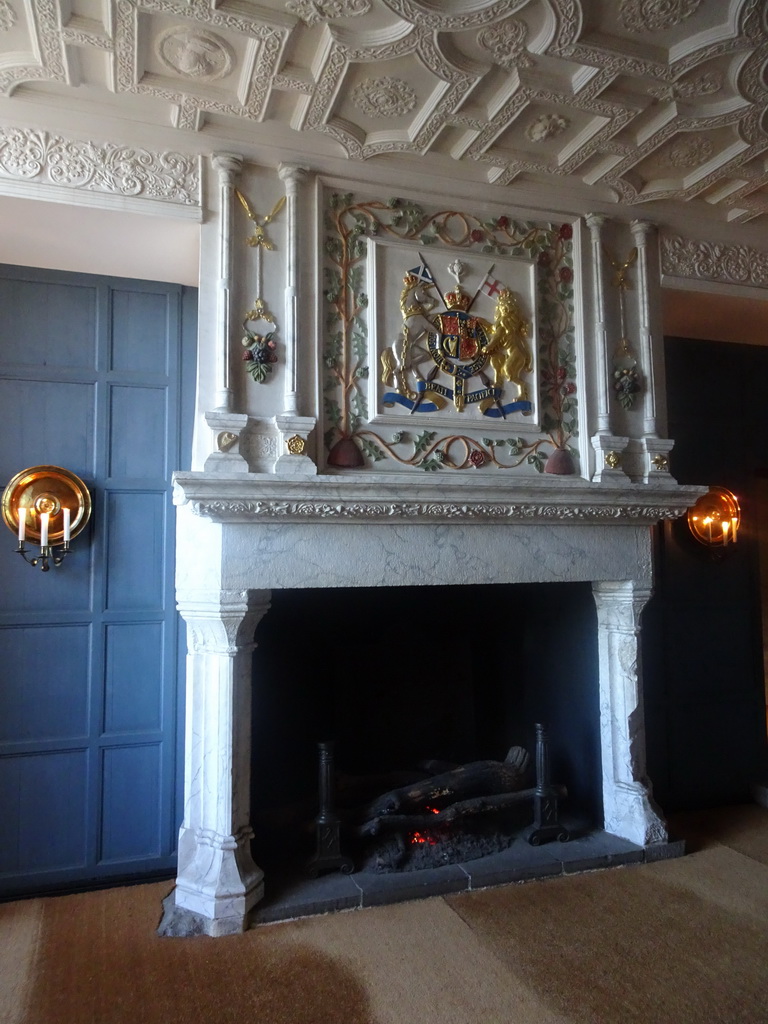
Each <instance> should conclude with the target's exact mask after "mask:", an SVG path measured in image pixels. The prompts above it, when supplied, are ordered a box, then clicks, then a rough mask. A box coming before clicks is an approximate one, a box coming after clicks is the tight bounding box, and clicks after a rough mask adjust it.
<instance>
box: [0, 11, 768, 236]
mask: <svg viewBox="0 0 768 1024" xmlns="http://www.w3.org/2000/svg"><path fill="white" fill-rule="evenodd" d="M0 94H2V95H3V96H5V97H9V99H8V100H7V101H6V105H5V107H4V111H5V112H6V113H7V112H9V111H10V113H11V114H12V113H13V110H14V102H15V101H18V100H24V99H26V100H30V101H32V102H36V103H38V104H39V103H45V104H48V105H49V107H50V108H51V109H55V108H58V109H61V108H62V107H63V106H64V105H66V107H67V108H68V109H71V110H75V111H82V112H83V113H86V114H89V115H91V116H93V115H103V116H105V117H109V118H111V119H113V122H112V123H114V118H118V119H125V120H127V121H129V122H133V123H134V124H139V125H147V124H150V125H156V126H168V127H169V128H173V129H174V130H175V138H174V137H173V136H169V139H168V142H169V145H172V146H174V147H175V148H178V149H180V150H182V151H183V149H184V141H185V138H186V139H189V137H190V133H195V134H197V133H202V134H203V135H205V134H206V133H207V134H209V135H210V136H211V137H212V138H215V140H216V145H217V146H218V147H219V148H221V140H222V139H226V140H232V144H233V146H234V147H236V146H237V144H238V142H242V141H244V140H247V139H251V140H258V141H259V143H260V144H262V145H267V146H269V145H273V144H274V145H275V146H277V147H279V146H291V147H293V148H294V150H295V149H297V148H298V147H299V146H303V147H304V148H305V149H306V150H307V151H309V152H313V153H317V154H318V155H324V156H327V157H329V158H333V157H344V158H347V159H350V160H354V161H389V162H390V163H391V162H395V161H397V162H401V163H404V164H405V166H413V161H414V160H415V159H417V158H418V162H419V167H420V169H421V170H422V171H427V172H429V170H430V169H433V170H434V171H435V173H439V174H441V175H443V176H445V175H446V174H448V175H449V174H451V172H452V169H453V170H455V171H456V173H457V174H458V175H459V176H460V177H462V178H463V179H464V180H469V181H477V182H482V183H483V184H495V185H498V186H504V185H509V184H513V183H518V184H533V185H547V186H548V187H554V189H557V188H558V187H561V188H562V187H563V186H564V185H565V184H566V182H567V184H568V186H569V188H576V189H580V190H583V191H584V194H585V195H586V194H590V195H593V196H594V195H597V196H598V197H600V198H602V199H604V200H605V201H614V202H621V203H625V204H630V205H635V204H642V203H645V202H649V201H653V200H672V201H675V202H679V203H688V204H691V205H690V207H689V208H690V209H691V210H693V209H695V208H698V209H700V210H703V209H704V208H705V207H704V206H702V204H707V206H706V209H707V210H708V211H709V212H710V213H711V212H712V211H716V213H717V217H718V219H721V220H723V221H731V222H737V223H738V222H746V221H750V220H753V219H755V218H758V217H766V216H768V3H766V0H582V2H579V0H261V2H260V3H254V2H252V0H0ZM22 106H23V104H20V105H19V109H20V110H21V108H22ZM19 123H20V124H22V123H23V120H20V122H19ZM212 148H213V144H212ZM2 160H3V148H2V146H0V161H2Z"/></svg>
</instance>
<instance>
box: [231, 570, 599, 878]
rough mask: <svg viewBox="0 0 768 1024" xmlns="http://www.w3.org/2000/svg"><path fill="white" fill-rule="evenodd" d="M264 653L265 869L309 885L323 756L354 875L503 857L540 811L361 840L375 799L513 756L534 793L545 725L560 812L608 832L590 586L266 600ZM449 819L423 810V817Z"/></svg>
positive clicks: (261, 842)
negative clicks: (538, 738)
mask: <svg viewBox="0 0 768 1024" xmlns="http://www.w3.org/2000/svg"><path fill="white" fill-rule="evenodd" d="M256 642H257V649H256V651H255V652H254V656H253V748H252V749H253V753H252V782H251V793H252V820H253V824H254V830H255V839H254V844H253V851H254V856H255V859H256V861H257V862H258V863H259V864H261V865H262V867H264V868H265V869H266V868H269V867H272V866H274V865H277V864H279V865H280V867H281V869H284V868H285V865H286V863H288V862H289V861H291V862H294V863H295V864H296V865H297V868H296V870H297V871H301V870H302V868H301V866H302V865H306V864H307V862H308V861H309V860H310V858H311V855H312V852H313V850H314V848H315V818H316V816H317V813H318V801H319V792H318V749H319V744H322V743H327V742H330V743H332V744H333V747H332V749H333V800H334V810H335V811H336V812H337V813H338V815H339V817H340V819H341V829H340V843H341V847H342V853H344V854H345V855H346V856H348V857H350V858H351V861H352V863H353V865H354V870H355V871H360V870H365V871H367V870H380V871H381V870H384V871H390V870H411V871H413V870H417V871H418V870H419V869H420V868H422V867H424V868H428V867H430V866H435V859H434V857H435V854H436V855H437V858H438V860H437V863H440V862H441V859H442V862H444V863H446V862H456V860H457V859H458V860H461V859H467V858H469V859H473V858H476V857H478V856H483V855H484V854H485V853H493V852H495V851H497V850H499V849H501V848H503V846H504V844H505V843H509V841H510V840H511V838H513V837H514V836H515V835H518V834H520V833H521V831H522V830H523V829H525V827H526V826H527V825H528V824H530V822H531V821H532V814H533V807H532V802H531V800H523V801H521V802H519V803H518V804H515V803H514V802H511V803H510V806H509V807H507V808H506V809H505V810H504V812H503V813H500V814H498V815H496V814H494V815H492V816H491V817H489V818H488V820H485V821H482V822H480V821H479V818H478V819H477V820H475V821H473V822H472V823H471V827H469V828H467V829H464V828H463V827H462V828H458V827H453V828H451V829H449V830H448V831H446V828H445V826H443V825H442V824H441V826H440V827H439V828H435V827H433V828H429V827H423V828H404V829H403V830H402V831H397V830H390V829H387V830H385V833H384V834H383V835H378V836H376V837H375V839H374V838H372V837H369V836H365V835H361V834H360V827H361V822H364V821H365V814H364V810H365V808H366V807H367V806H369V805H370V803H371V801H375V800H376V799H377V797H381V796H382V795H383V794H387V793H389V792H391V791H394V790H397V789H398V788H399V787H407V786H412V785H413V784H415V783H418V781H419V779H422V780H424V779H426V778H427V777H428V774H429V773H431V774H433V775H434V774H435V773H436V772H437V773H438V774H439V772H440V770H443V771H449V772H450V771H453V770H456V769H457V768H463V767H465V766H467V765H473V764H475V763H477V762H494V763H500V762H504V760H505V758H506V757H507V756H508V753H509V751H510V748H512V749H513V750H514V749H520V750H522V751H525V752H527V755H528V757H529V761H530V763H529V765H528V770H527V774H526V779H525V786H526V787H527V788H530V787H532V786H533V785H534V784H535V772H534V760H535V726H536V723H545V724H546V729H547V735H548V752H549V768H550V775H551V779H552V782H553V783H554V784H558V785H562V786H565V787H566V788H567V799H566V800H564V801H563V802H562V803H561V806H562V809H563V811H564V812H565V813H567V815H568V818H569V820H571V821H580V822H583V823H584V824H585V826H589V827H598V828H599V827H600V825H601V823H602V788H601V770H600V726H599V699H598V664H597V629H596V612H595V606H594V601H593V598H592V592H591V585H590V584H589V583H557V584H514V585H512V584H509V585H508V584H498V585H491V584H487V585H476V586H461V587H444V588H442V587H441V588H437V587H398V588H392V587H374V588H349V589H344V588H342V589H325V590H283V591H273V594H272V607H271V610H270V611H269V612H268V613H267V615H266V616H265V617H264V618H263V619H262V621H261V623H260V624H259V627H258V629H257V632H256ZM425 762H429V765H428V772H427V768H425ZM425 772H427V774H425ZM441 809H442V808H440V807H436V806H431V805H430V803H429V801H427V802H425V804H424V806H423V808H422V809H421V810H420V813H421V814H422V815H427V816H428V815H430V814H432V813H434V814H436V815H438V814H439V811H440V810H441ZM482 817H484V818H485V817H486V816H485V815H483V816H482ZM449 833H450V834H449ZM447 838H448V839H449V840H450V842H449V843H448V844H447V845H446V839H447ZM447 846H450V847H452V848H453V849H454V852H453V853H451V854H446V853H445V850H446V848H447ZM436 848H437V849H436ZM446 858H452V859H446Z"/></svg>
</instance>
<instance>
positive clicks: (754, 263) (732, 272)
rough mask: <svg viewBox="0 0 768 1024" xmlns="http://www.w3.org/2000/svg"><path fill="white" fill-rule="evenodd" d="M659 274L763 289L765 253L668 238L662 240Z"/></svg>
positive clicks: (767, 269)
mask: <svg viewBox="0 0 768 1024" xmlns="http://www.w3.org/2000/svg"><path fill="white" fill-rule="evenodd" d="M661 271H662V273H663V274H668V275H669V276H671V277H687V278H691V279H693V280H698V281H718V282H720V283H721V284H739V285H748V286H751V287H755V288H766V287H768V252H767V251H765V250H761V249H753V248H751V247H750V246H748V245H725V244H723V243H720V242H703V241H695V240H693V239H690V238H682V237H681V236H680V235H667V236H665V237H663V238H662V239H661Z"/></svg>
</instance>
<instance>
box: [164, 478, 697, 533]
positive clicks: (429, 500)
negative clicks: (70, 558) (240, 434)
mask: <svg viewBox="0 0 768 1024" xmlns="http://www.w3.org/2000/svg"><path fill="white" fill-rule="evenodd" d="M705 490H706V488H702V487H686V486H678V485H672V486H669V485H667V486H660V487H651V486H648V485H646V484H633V483H628V484H625V485H623V486H621V487H610V486H606V485H600V484H591V483H588V482H587V481H584V480H582V479H573V478H566V479H563V478H562V477H560V478H558V479H556V480H552V481H551V482H550V481H549V480H548V479H547V478H542V479H541V480H537V481H535V482H534V483H528V484H523V485H522V486H521V485H518V486H515V487H514V488H510V487H503V486H499V484H492V483H484V482H482V481H481V482H478V481H476V480H472V479H466V478H465V479H459V480H455V481H450V482H448V483H444V482H442V481H441V482H440V484H439V485H432V484H431V482H421V481H418V482H417V481H413V480H408V481H405V480H403V479H397V480H393V479H392V477H391V475H388V476H385V477H384V476H378V477H377V476H375V475H372V474H369V475H367V476H366V477H365V479H359V478H352V477H342V476H316V477H313V478H312V479H311V481H301V480H296V479H295V478H290V479H280V478H279V477H276V476H274V475H271V474H251V475H249V476H244V477H238V478H224V477H221V476H216V475H210V474H206V473H177V474H176V475H175V477H174V503H175V504H176V505H185V504H189V505H190V507H191V509H192V511H193V512H194V513H195V514H196V515H198V516H202V517H204V518H207V519H211V520H213V521H214V522H217V523H253V524H255V523H259V522H277V523H281V524H283V523H284V524H289V523H330V522H339V523H342V522H344V523H347V522H349V523H355V522H356V523H375V522H386V523H396V522H411V523H418V524H422V525H423V524H427V523H451V522H460V521H472V522H477V523H486V524H492V523H512V522H518V523H541V522H546V523H563V524H566V523H581V524H589V523H595V524H597V523H599V524H608V523H612V524H632V525H643V524H645V525H652V524H653V523H654V522H658V521H660V520H663V519H676V518H677V517H678V516H680V515H682V514H683V513H684V512H685V510H686V509H687V508H688V507H689V506H690V505H692V504H694V502H695V501H696V499H697V498H698V497H699V495H701V494H703V493H704V492H705Z"/></svg>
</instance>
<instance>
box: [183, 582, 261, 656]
mask: <svg viewBox="0 0 768 1024" xmlns="http://www.w3.org/2000/svg"><path fill="white" fill-rule="evenodd" d="M270 596H271V592H270V591H269V590H246V591H220V592H219V593H218V594H213V595H211V597H210V598H208V597H205V596H202V595H193V594H190V595H186V596H185V595H184V594H179V595H178V600H177V607H178V609H179V614H180V615H181V617H182V618H183V619H184V621H185V622H186V624H187V627H188V628H187V638H188V640H187V646H188V648H189V650H190V652H194V653H196V654H222V655H227V656H233V655H235V654H241V653H244V652H248V651H252V650H253V649H254V647H255V646H256V645H255V642H254V634H255V632H256V627H257V626H258V624H259V622H261V620H262V618H263V617H264V616H265V615H266V613H267V612H268V611H269V607H270Z"/></svg>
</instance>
